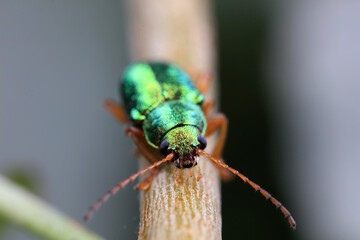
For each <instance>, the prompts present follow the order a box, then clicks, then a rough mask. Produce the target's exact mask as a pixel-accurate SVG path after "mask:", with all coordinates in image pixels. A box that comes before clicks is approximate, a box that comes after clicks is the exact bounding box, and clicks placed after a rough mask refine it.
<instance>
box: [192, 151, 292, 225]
mask: <svg viewBox="0 0 360 240" xmlns="http://www.w3.org/2000/svg"><path fill="white" fill-rule="evenodd" d="M196 152H197V153H198V154H199V155H202V156H205V157H207V158H208V159H210V160H211V161H213V162H214V163H216V164H218V165H220V166H221V167H223V168H226V169H227V170H229V171H231V172H232V173H234V174H235V175H237V176H238V177H239V178H241V179H242V180H243V181H244V182H246V183H248V184H249V185H250V186H251V187H253V188H254V189H255V190H256V191H259V192H260V193H261V194H262V195H263V196H264V197H265V198H266V199H270V201H271V202H272V204H274V205H275V206H276V208H280V210H281V212H282V213H283V214H284V216H285V218H286V219H287V220H288V221H289V223H290V226H291V228H292V229H294V230H295V229H296V222H295V220H294V218H293V217H292V216H291V213H290V212H289V211H288V210H287V209H286V208H285V207H284V206H283V205H282V204H281V203H280V202H279V201H278V200H277V199H276V198H274V197H273V196H271V194H270V193H268V192H267V191H265V190H264V189H262V188H261V187H260V186H259V185H257V184H256V183H254V182H253V181H251V180H250V179H248V178H247V177H246V176H245V175H243V174H241V173H239V172H238V171H237V170H235V169H233V168H231V167H229V166H228V165H227V164H225V163H223V162H221V161H219V160H217V159H215V158H214V157H212V156H211V155H209V154H207V153H206V152H204V151H203V150H201V149H196Z"/></svg>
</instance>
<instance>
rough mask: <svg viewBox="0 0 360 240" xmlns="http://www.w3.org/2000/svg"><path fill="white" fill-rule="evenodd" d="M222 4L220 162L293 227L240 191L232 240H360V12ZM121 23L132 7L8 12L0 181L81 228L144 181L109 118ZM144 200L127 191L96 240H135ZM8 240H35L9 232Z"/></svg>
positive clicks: (226, 215)
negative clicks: (134, 181) (223, 130)
mask: <svg viewBox="0 0 360 240" xmlns="http://www.w3.org/2000/svg"><path fill="white" fill-rule="evenodd" d="M213 4H214V16H215V22H216V28H217V43H218V64H219V75H218V77H219V82H220V88H219V92H220V94H219V96H220V99H219V101H218V104H219V107H220V109H221V110H222V111H223V112H224V113H225V114H226V115H227V116H228V118H229V121H230V131H229V137H228V140H227V144H226V148H225V152H224V158H225V159H229V160H228V163H229V164H230V165H231V166H233V167H234V168H236V169H238V170H239V171H241V172H243V173H244V174H245V175H247V176H248V177H249V178H250V179H252V180H253V181H255V182H256V183H258V184H259V185H261V186H262V187H264V188H265V189H266V190H268V191H269V192H270V193H272V194H273V195H274V196H275V197H276V198H278V199H279V200H280V201H281V202H283V203H284V205H285V206H287V208H288V209H289V210H290V211H291V212H292V214H293V216H294V217H295V219H296V220H297V223H298V229H297V230H296V231H292V230H291V229H290V228H289V226H288V224H287V222H286V221H285V220H284V219H283V217H282V215H281V213H280V212H279V211H278V210H276V209H274V207H273V206H272V205H271V204H270V203H269V202H266V201H265V200H264V199H263V197H261V196H260V194H258V193H255V192H254V191H253V190H251V188H250V187H248V186H246V185H244V184H242V183H241V181H238V180H235V181H233V182H231V183H226V184H224V185H223V187H222V190H223V196H222V204H223V238H224V239H316V240H319V239H320V240H321V239H327V240H328V239H334V240H335V239H350V240H352V239H360V230H359V228H358V226H360V214H359V212H360V207H359V204H358V200H359V198H360V190H359V187H358V186H357V184H358V183H359V182H360V177H359V175H358V169H359V168H360V163H359V161H358V159H359V156H360V128H359V123H360V111H359V107H358V103H359V100H360V95H359V93H360V81H359V77H360V66H359V64H360V62H359V56H360V47H359V42H360V15H359V12H360V4H359V3H358V2H356V1H336V0H334V1H301V2H300V1H298V2H295V1H291V2H290V1H260V0H229V1H220V0H218V1H213ZM126 14H127V11H126V4H125V3H124V2H123V1H106V2H100V1H94V0H87V1H84V0H82V1H80V0H78V1H40V0H34V1H31V2H30V1H21V0H16V1H10V0H1V1H0V173H1V174H4V175H7V176H9V177H11V178H12V179H14V180H16V181H17V182H20V183H21V184H23V185H26V186H27V187H28V188H30V189H31V190H32V191H34V192H36V193H37V194H39V195H40V196H42V197H43V198H44V199H45V200H46V201H48V202H49V203H51V204H52V205H54V206H56V207H57V208H58V209H60V210H61V211H63V212H64V213H66V214H68V215H70V216H72V217H73V218H75V219H77V220H79V221H81V218H82V216H83V214H84V212H85V211H86V209H87V208H88V206H89V205H90V204H91V203H92V202H93V201H94V200H95V199H97V198H98V197H99V195H101V194H102V193H103V192H104V191H106V190H107V189H108V188H109V187H110V186H112V185H114V183H116V182H118V181H119V180H121V179H124V178H125V177H127V176H128V175H129V174H131V173H133V172H135V171H136V170H137V161H136V158H135V157H134V156H133V154H132V151H131V149H132V143H131V141H130V140H129V139H128V138H126V137H125V136H124V134H123V126H121V125H120V124H118V123H117V122H116V121H115V120H114V119H113V118H112V117H111V116H109V115H108V114H107V113H106V112H105V110H104V109H103V108H102V102H103V100H104V99H105V98H106V97H113V98H116V99H119V96H118V79H119V76H120V75H121V72H122V70H123V69H124V68H125V66H126V65H127V64H129V61H130V60H129V57H128V56H129V50H128V47H127V46H128V45H127V41H128V40H127V37H126V34H127V33H126V31H127V29H126V27H127V22H126V19H127V18H126ZM184 17H186V16H184ZM0 190H1V189H0ZM0 197H1V196H0ZM138 199H139V196H138V193H137V192H136V191H134V190H133V189H132V188H131V187H128V188H126V189H124V190H122V191H121V192H120V193H119V194H118V195H116V196H115V197H113V198H112V199H111V200H110V201H108V203H107V204H105V205H104V206H103V207H102V208H101V210H100V211H98V212H97V213H96V215H95V217H94V218H93V219H92V220H91V221H90V223H88V224H87V225H88V227H89V228H91V229H93V230H94V231H95V232H97V233H99V234H100V235H102V236H104V237H106V238H107V239H135V238H136V236H137V230H138V222H139V210H138V205H139V203H138ZM0 239H9V240H22V239H37V238H36V237H34V236H31V235H30V234H28V233H26V232H23V231H22V230H20V229H18V228H16V227H15V226H12V225H11V224H8V223H6V222H4V221H2V220H1V219H0Z"/></svg>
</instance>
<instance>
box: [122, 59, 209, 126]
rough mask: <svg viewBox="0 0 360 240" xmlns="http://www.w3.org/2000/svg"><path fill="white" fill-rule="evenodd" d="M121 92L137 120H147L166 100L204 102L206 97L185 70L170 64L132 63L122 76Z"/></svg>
mask: <svg viewBox="0 0 360 240" xmlns="http://www.w3.org/2000/svg"><path fill="white" fill-rule="evenodd" d="M121 93H122V94H121V95H122V96H123V100H124V105H125V106H126V110H127V112H128V114H129V115H130V118H131V119H132V120H133V121H143V120H145V119H146V116H147V115H148V114H149V113H150V112H151V111H152V110H153V109H154V108H156V107H157V106H158V105H159V104H160V103H162V102H164V101H168V100H185V101H189V102H191V103H194V104H200V103H201V102H202V101H203V99H204V96H203V95H202V94H201V93H200V92H199V91H198V90H197V89H196V88H195V86H194V84H193V83H192V82H191V79H190V77H189V76H188V75H187V74H186V73H185V72H184V71H182V70H181V69H180V68H179V67H178V66H176V65H174V64H166V63H147V62H140V63H135V64H132V65H130V66H129V67H128V68H127V69H126V70H125V72H124V74H123V77H122V83H121Z"/></svg>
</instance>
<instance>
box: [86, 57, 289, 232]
mask: <svg viewBox="0 0 360 240" xmlns="http://www.w3.org/2000/svg"><path fill="white" fill-rule="evenodd" d="M209 83H210V75H208V74H204V75H202V76H201V77H199V78H198V79H196V81H195V83H194V82H192V80H191V78H190V76H189V75H188V74H186V73H185V72H184V71H183V70H182V69H181V68H180V67H179V66H177V65H175V64H171V63H162V62H136V63H133V64H131V65H130V66H128V67H127V68H126V70H125V71H124V73H123V76H122V81H121V85H120V93H121V96H122V98H123V106H122V105H120V104H118V103H116V102H115V101H113V100H106V101H105V104H104V105H105V108H106V109H107V110H108V111H109V112H110V113H111V114H112V115H113V116H114V117H115V118H116V119H118V120H119V121H120V122H122V123H124V124H126V129H125V133H126V134H127V135H128V136H130V137H131V139H132V140H133V142H134V143H135V145H136V146H137V148H138V149H139V151H140V153H142V155H144V157H145V158H146V159H147V160H148V161H149V162H150V163H152V165H151V166H149V167H147V168H145V169H143V170H140V171H139V172H137V173H135V174H133V175H131V176H130V177H129V178H127V179H125V180H124V181H122V182H120V183H118V184H117V185H116V186H115V187H113V188H112V189H110V190H109V191H108V192H107V193H106V194H104V195H103V196H102V197H101V198H100V199H99V200H98V201H96V202H95V203H94V204H93V205H92V206H91V207H90V209H89V210H88V211H87V213H86V214H85V216H84V219H85V220H86V221H87V220H88V219H89V218H90V217H91V215H92V213H93V212H94V211H95V210H97V209H98V208H99V206H100V205H101V204H102V203H104V202H105V201H106V200H107V199H108V198H109V197H110V196H111V195H114V194H115V193H116V192H117V191H118V190H119V189H121V188H123V187H125V186H126V185H127V184H128V183H129V182H131V181H133V180H135V179H136V178H137V177H138V176H140V175H142V174H144V173H145V172H148V171H150V174H149V175H148V177H147V178H145V180H144V181H142V182H140V183H139V184H138V185H137V186H136V189H141V190H146V189H148V188H149V187H150V185H151V181H152V179H153V178H154V177H155V176H156V175H157V173H158V171H159V166H160V165H161V164H163V163H165V162H170V161H171V162H173V163H174V164H175V166H176V167H177V168H178V169H185V168H192V167H196V168H197V169H198V176H197V181H199V180H200V177H201V175H200V170H199V167H198V166H197V163H198V160H199V156H200V155H202V156H205V157H207V158H208V159H210V160H211V161H212V162H213V163H214V164H215V165H216V166H217V167H218V169H219V170H220V175H221V176H222V178H223V179H226V178H228V176H229V175H228V171H230V172H232V173H233V174H235V175H237V176H238V177H240V178H241V179H242V180H243V181H244V182H246V183H248V184H249V185H250V186H251V187H253V188H254V189H255V190H256V191H259V192H260V193H261V194H262V195H263V196H264V197H265V198H266V199H269V200H270V201H271V202H272V203H273V204H274V205H275V206H276V207H277V208H280V210H281V212H282V213H283V214H284V216H285V218H287V219H288V221H289V223H290V226H291V227H292V228H293V229H295V228H296V222H295V220H294V218H293V217H292V215H291V214H290V212H289V211H288V210H287V209H286V208H285V207H284V206H283V205H282V204H281V203H280V202H279V201H278V200H277V199H275V198H274V197H272V196H271V195H270V194H269V193H268V192H267V191H265V190H264V189H262V188H261V187H260V186H259V185H257V184H256V183H254V182H252V181H251V180H249V179H248V178H247V177H246V176H244V175H243V174H241V173H239V172H238V171H237V170H235V169H233V168H231V167H229V166H228V165H227V164H225V163H224V162H223V161H221V160H220V159H221V153H222V150H223V147H224V143H225V139H226V133H227V126H228V121H227V119H226V117H225V115H224V114H222V113H217V114H215V115H213V116H211V115H210V109H211V108H212V106H213V105H214V103H213V101H209V100H205V98H204V93H205V92H206V91H207V88H208V86H209ZM217 130H219V132H220V135H219V139H218V142H217V143H216V145H215V148H214V151H213V152H212V153H211V154H209V153H207V152H205V151H204V149H205V148H206V146H207V142H206V138H205V137H206V136H209V135H211V134H213V133H214V132H215V131H217ZM176 180H177V182H178V183H181V181H180V179H179V178H178V177H176Z"/></svg>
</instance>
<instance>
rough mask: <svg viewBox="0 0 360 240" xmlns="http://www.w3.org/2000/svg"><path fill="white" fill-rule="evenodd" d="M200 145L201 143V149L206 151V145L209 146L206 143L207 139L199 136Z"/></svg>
mask: <svg viewBox="0 0 360 240" xmlns="http://www.w3.org/2000/svg"><path fill="white" fill-rule="evenodd" d="M197 139H198V141H199V143H200V146H199V147H200V149H205V148H206V145H207V142H206V139H205V137H204V136H203V135H201V134H199V135H198V137H197Z"/></svg>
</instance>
